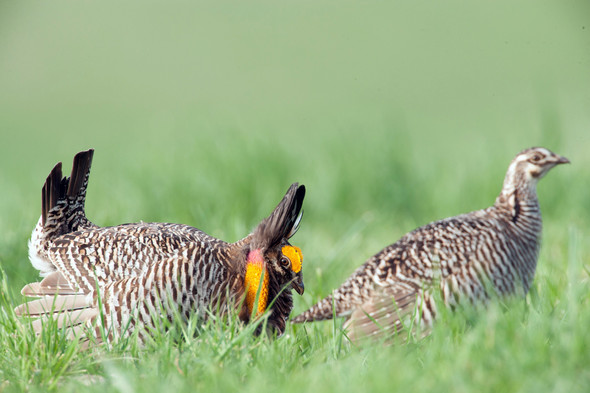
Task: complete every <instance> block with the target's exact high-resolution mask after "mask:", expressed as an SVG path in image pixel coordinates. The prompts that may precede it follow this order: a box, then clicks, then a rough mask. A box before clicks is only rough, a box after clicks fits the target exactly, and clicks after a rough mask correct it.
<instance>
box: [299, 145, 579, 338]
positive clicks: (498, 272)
mask: <svg viewBox="0 0 590 393" xmlns="http://www.w3.org/2000/svg"><path fill="white" fill-rule="evenodd" d="M564 163H569V160H568V159H567V158H565V157H561V156H559V155H557V154H554V153H552V152H551V151H549V150H547V149H544V148H541V147H535V148H530V149H526V150H524V151H522V152H521V153H519V154H518V155H517V156H516V157H515V158H514V159H513V160H512V162H511V163H510V166H509V167H508V171H507V173H506V177H505V179H504V185H503V187H502V191H501V192H500V195H499V196H498V197H497V198H496V201H495V203H494V205H493V206H491V207H489V208H487V209H483V210H478V211H474V212H471V213H467V214H462V215H459V216H456V217H451V218H447V219H444V220H441V221H436V222H433V223H430V224H428V225H426V226H423V227H421V228H418V229H416V230H414V231H412V232H410V233H408V234H406V235H405V236H403V237H402V238H401V239H400V240H398V241H397V242H396V243H394V244H392V245H390V246H388V247H386V248H384V249H383V250H381V251H380V252H379V253H377V254H376V255H374V256H372V257H371V258H369V259H368V260H367V261H366V262H365V263H364V264H363V265H362V266H361V267H359V268H358V269H357V270H356V271H355V272H354V273H353V274H352V275H351V276H350V277H349V278H348V279H347V280H346V281H345V282H344V283H343V284H342V285H341V286H340V287H339V288H338V289H336V290H334V291H333V292H332V294H331V295H330V296H328V297H326V298H325V299H323V300H321V301H320V302H319V303H317V304H316V305H314V306H313V307H311V308H310V309H309V310H307V311H305V312H303V313H302V314H300V315H298V316H297V317H295V318H293V319H292V322H293V323H301V322H307V321H319V320H325V319H331V318H332V317H333V316H336V317H346V318H347V320H346V322H345V329H346V330H347V332H348V333H347V334H348V337H349V338H350V339H351V340H352V341H355V340H358V339H360V338H367V337H391V336H394V335H395V334H397V333H400V332H402V331H404V330H405V331H407V329H408V327H409V326H410V323H411V322H412V321H414V322H417V321H419V322H420V323H419V324H420V325H421V329H422V330H423V334H426V333H427V331H428V329H429V328H430V327H431V325H432V322H433V321H434V319H435V317H436V314H437V311H436V305H435V297H434V294H435V291H437V290H438V291H439V292H440V297H441V298H442V300H443V302H444V303H445V305H446V306H450V307H451V308H452V307H453V306H455V305H457V304H458V303H459V302H461V301H465V300H467V301H469V302H471V303H473V304H477V303H486V302H487V301H488V300H489V298H490V296H497V295H498V296H507V295H521V296H525V295H526V293H527V292H528V290H529V288H530V286H531V283H532V280H533V277H534V274H535V268H536V265H537V258H538V254H539V247H540V240H541V211H540V209H539V201H538V199H537V190H536V187H537V182H538V181H539V179H541V178H542V177H543V176H544V175H545V174H547V172H549V171H550V170H551V169H552V168H553V167H554V166H556V165H559V164H564ZM494 293H495V294H494Z"/></svg>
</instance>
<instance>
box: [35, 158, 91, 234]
mask: <svg viewBox="0 0 590 393" xmlns="http://www.w3.org/2000/svg"><path fill="white" fill-rule="evenodd" d="M93 154H94V150H92V149H90V150H87V151H82V152H80V153H78V154H76V156H75V157H74V164H73V166H72V173H71V175H70V177H63V175H62V163H61V162H59V163H57V165H55V167H54V168H53V169H52V170H51V173H49V176H48V177H47V180H45V184H44V185H43V189H42V191H41V222H42V224H43V226H44V227H45V226H46V225H48V224H51V225H50V226H51V227H53V228H52V231H51V232H56V234H58V233H67V232H69V231H72V230H76V229H77V227H78V226H80V225H81V224H87V225H92V224H90V223H89V222H88V220H87V219H86V217H85V214H84V204H85V199H86V188H87V185H88V177H89V175H90V167H91V164H92V156H93ZM57 206H59V207H58V208H56V207H57Z"/></svg>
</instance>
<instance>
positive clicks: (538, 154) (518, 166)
mask: <svg viewBox="0 0 590 393" xmlns="http://www.w3.org/2000/svg"><path fill="white" fill-rule="evenodd" d="M569 162H570V161H569V160H568V159H567V158H565V157H562V156H560V155H558V154H555V153H553V152H551V151H550V150H548V149H545V148H543V147H532V148H530V149H526V150H523V151H521V152H520V153H518V155H517V156H516V157H515V158H514V160H512V163H511V164H510V167H509V168H508V175H511V177H517V175H520V176H522V177H524V180H526V181H528V182H532V183H533V184H536V182H537V181H538V180H539V179H541V178H542V177H543V176H545V175H546V174H547V172H549V171H550V170H551V168H553V167H554V166H556V165H559V164H567V163H569Z"/></svg>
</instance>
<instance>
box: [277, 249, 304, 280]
mask: <svg viewBox="0 0 590 393" xmlns="http://www.w3.org/2000/svg"><path fill="white" fill-rule="evenodd" d="M281 252H282V253H283V255H284V256H286V257H287V258H289V260H290V261H291V270H293V271H294V272H295V273H299V272H300V271H301V262H302V261H303V254H302V253H301V249H300V248H299V247H296V246H283V248H282V249H281Z"/></svg>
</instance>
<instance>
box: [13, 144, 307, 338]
mask: <svg viewBox="0 0 590 393" xmlns="http://www.w3.org/2000/svg"><path fill="white" fill-rule="evenodd" d="M93 153H94V152H93V150H88V151H84V152H80V153H78V154H77V155H76V156H75V158H74V164H73V167H72V174H71V176H70V177H69V178H68V177H63V178H62V172H61V163H58V164H57V165H56V166H55V167H54V168H53V170H52V171H51V173H50V174H49V177H48V178H47V180H46V182H45V184H44V186H43V190H42V209H41V217H40V219H39V222H38V224H37V226H36V227H35V229H34V230H33V234H32V237H31V240H30V242H29V258H30V260H31V262H32V264H33V266H34V267H35V268H37V269H38V270H39V271H40V274H41V276H43V277H45V278H44V279H43V280H42V281H41V282H38V283H32V284H28V285H26V286H25V287H24V288H23V290H22V294H23V295H25V296H35V297H41V298H40V299H38V300H34V301H31V302H28V303H24V304H22V305H20V306H18V307H17V308H16V310H15V311H16V313H17V314H19V315H30V316H34V317H39V319H37V320H35V321H34V322H33V326H34V328H35V330H37V331H40V330H41V329H42V327H43V321H44V320H46V319H48V318H53V319H55V320H57V323H58V326H64V327H66V328H68V329H71V332H72V333H76V334H77V333H79V332H83V331H88V328H89V327H90V326H93V329H95V331H96V332H97V336H98V337H97V338H98V340H104V339H105V337H104V333H103V334H102V335H101V333H100V332H101V331H102V332H107V336H108V338H110V337H116V336H128V335H129V334H131V333H132V332H133V331H134V330H136V329H137V330H138V334H139V336H140V338H141V339H143V338H145V336H146V335H147V334H148V333H147V332H148V331H149V330H150V329H153V328H155V324H156V323H157V319H160V318H168V319H172V318H173V316H175V315H180V316H181V317H183V318H188V317H189V315H191V314H194V313H196V314H198V315H199V316H202V317H203V318H206V317H207V313H208V312H209V311H215V312H220V313H222V314H225V313H230V312H236V313H237V314H238V315H239V318H240V319H241V320H243V321H246V322H247V321H249V320H250V318H251V317H253V316H254V317H255V316H257V315H259V314H261V313H263V312H265V311H267V310H269V312H270V316H269V319H268V326H269V327H270V328H271V329H272V330H275V331H276V332H278V333H279V334H281V333H282V332H283V331H284V329H285V323H286V319H287V318H288V316H289V313H290V312H291V309H292V307H293V300H292V296H291V288H292V289H295V290H296V291H297V292H298V293H299V294H302V293H303V289H304V287H303V278H302V271H301V263H302V254H301V250H300V249H299V248H298V247H295V246H292V245H291V244H289V242H288V240H289V238H290V237H291V236H293V235H294V234H295V232H296V231H297V229H298V227H299V223H300V220H301V207H302V203H303V198H304V196H305V187H304V186H299V185H298V184H297V183H295V184H293V185H292V186H291V187H290V188H289V190H288V191H287V193H286V195H285V197H284V198H283V199H282V200H281V202H280V203H279V204H278V206H277V207H276V208H275V209H274V211H273V212H272V214H271V215H270V216H269V217H268V218H266V219H264V220H262V222H261V223H260V224H259V225H258V226H257V227H256V229H255V230H254V231H253V232H252V233H251V234H250V235H248V236H247V237H245V238H244V239H242V240H240V241H237V242H235V243H227V242H224V241H222V240H219V239H215V238H213V237H211V236H209V235H207V234H205V233H204V232H202V231H200V230H198V229H196V228H193V227H190V226H187V225H180V224H163V223H143V222H141V223H137V224H124V225H118V226H114V227H103V228H101V227H98V226H96V225H94V224H93V223H91V222H90V221H89V220H88V219H87V218H86V216H85V213H84V201H85V197H86V187H87V184H88V176H89V173H90V166H91V162H92V156H93Z"/></svg>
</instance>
